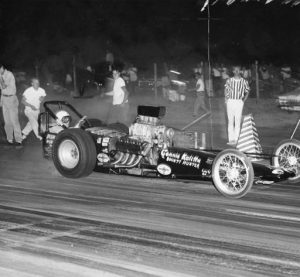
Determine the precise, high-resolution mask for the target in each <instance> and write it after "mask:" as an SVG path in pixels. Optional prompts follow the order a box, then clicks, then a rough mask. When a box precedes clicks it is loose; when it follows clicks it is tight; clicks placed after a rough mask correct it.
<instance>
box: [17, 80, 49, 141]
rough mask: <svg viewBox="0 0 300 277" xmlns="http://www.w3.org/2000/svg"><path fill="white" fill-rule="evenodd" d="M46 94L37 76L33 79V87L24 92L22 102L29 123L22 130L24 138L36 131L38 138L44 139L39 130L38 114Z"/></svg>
mask: <svg viewBox="0 0 300 277" xmlns="http://www.w3.org/2000/svg"><path fill="white" fill-rule="evenodd" d="M45 96H46V92H45V90H44V89H42V88H41V87H40V82H39V80H38V79H37V78H33V79H32V80H31V87H29V88H28V89H26V90H25V91H24V93H23V98H22V103H23V104H24V106H25V110H24V113H25V115H26V116H27V118H28V123H27V124H26V126H25V128H24V129H23V131H22V139H23V140H24V139H26V138H27V136H28V135H29V134H30V132H31V131H33V132H34V134H35V136H36V138H37V139H39V140H42V137H41V136H40V135H39V132H38V116H39V113H40V105H41V102H42V101H43V99H44V97H45Z"/></svg>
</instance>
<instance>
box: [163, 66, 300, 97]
mask: <svg viewBox="0 0 300 277" xmlns="http://www.w3.org/2000/svg"><path fill="white" fill-rule="evenodd" d="M232 68H233V65H225V64H221V63H212V64H211V65H209V64H208V63H207V62H200V63H198V64H197V65H196V66H195V67H194V68H193V69H192V70H190V72H191V74H190V76H192V75H193V76H194V77H196V74H200V77H201V78H202V79H203V82H204V86H205V92H206V95H207V96H209V97H224V85H225V83H226V81H227V80H228V79H229V78H230V77H232V76H233V71H232ZM298 70H299V69H298ZM174 72H175V73H174ZM179 76H180V74H179V72H177V74H176V71H174V70H169V71H166V74H164V75H163V76H162V78H161V81H160V83H159V85H160V86H161V91H162V96H163V97H165V98H168V97H169V94H170V90H171V94H172V90H174V87H175V91H177V93H179V94H182V93H184V92H185V91H187V88H188V85H187V82H182V83H181V82H178V79H179V80H180V77H179ZM190 76H188V78H190ZM241 76H242V77H243V78H244V79H245V80H247V81H248V83H249V85H250V88H251V90H250V96H252V97H255V96H256V94H257V93H259V95H260V97H275V96H276V95H279V94H282V93H285V92H289V91H291V90H293V89H294V88H296V87H297V86H300V74H299V72H298V71H297V68H292V67H291V66H288V65H284V66H282V67H276V66H273V65H272V64H265V63H262V64H258V63H253V64H250V65H247V66H241ZM188 78H186V79H188ZM191 83H193V82H191ZM174 84H175V85H176V86H174ZM180 84H181V85H180ZM192 87H193V85H192ZM257 89H258V90H259V92H257Z"/></svg>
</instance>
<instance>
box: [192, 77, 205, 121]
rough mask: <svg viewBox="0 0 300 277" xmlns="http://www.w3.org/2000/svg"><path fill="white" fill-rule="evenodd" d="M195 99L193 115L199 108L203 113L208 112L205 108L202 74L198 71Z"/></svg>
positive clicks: (195, 114) (196, 113)
mask: <svg viewBox="0 0 300 277" xmlns="http://www.w3.org/2000/svg"><path fill="white" fill-rule="evenodd" d="M195 76H196V80H197V83H196V100H195V103H194V113H193V116H197V115H198V112H199V108H201V109H202V110H204V111H205V113H207V112H208V109H207V108H206V104H205V102H206V97H205V86H204V82H203V75H202V74H200V73H196V74H195Z"/></svg>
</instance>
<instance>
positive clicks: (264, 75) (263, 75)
mask: <svg viewBox="0 0 300 277" xmlns="http://www.w3.org/2000/svg"><path fill="white" fill-rule="evenodd" d="M259 72H260V75H261V79H262V80H264V81H269V80H270V73H269V70H268V69H267V67H266V66H262V67H260V68H259Z"/></svg>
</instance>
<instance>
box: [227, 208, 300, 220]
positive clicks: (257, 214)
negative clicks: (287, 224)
mask: <svg viewBox="0 0 300 277" xmlns="http://www.w3.org/2000/svg"><path fill="white" fill-rule="evenodd" d="M226 211H227V212H231V213H236V214H244V215H250V216H258V217H266V218H271V219H282V220H289V221H296V222H300V217H295V216H282V215H276V214H266V213H258V212H248V211H238V210H233V209H226Z"/></svg>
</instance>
